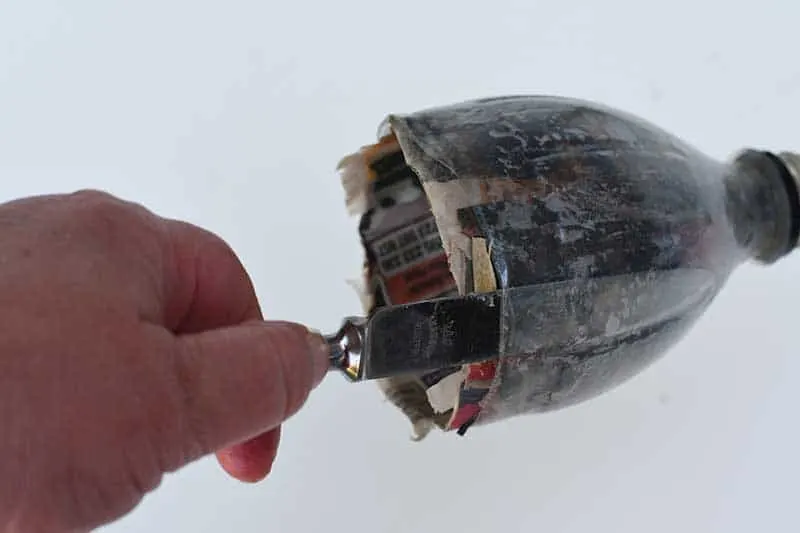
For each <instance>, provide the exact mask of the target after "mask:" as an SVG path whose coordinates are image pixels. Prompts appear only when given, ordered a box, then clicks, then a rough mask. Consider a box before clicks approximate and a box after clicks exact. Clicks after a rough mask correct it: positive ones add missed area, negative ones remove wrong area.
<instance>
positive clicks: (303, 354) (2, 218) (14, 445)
mask: <svg viewBox="0 0 800 533" xmlns="http://www.w3.org/2000/svg"><path fill="white" fill-rule="evenodd" d="M0 243H1V246H0V423H2V428H3V429H2V431H0V457H2V461H0V531H3V532H9V533H11V532H14V533H17V532H20V533H21V532H24V533H36V532H48V533H50V532H61V531H64V532H66V531H69V532H73V531H88V530H91V529H93V528H96V527H99V526H100V525H103V524H105V523H108V522H110V521H113V520H115V519H117V518H119V517H121V516H122V515H124V514H125V513H127V512H129V511H130V510H132V509H133V508H134V507H135V506H136V505H137V504H138V502H139V501H140V500H141V499H142V498H143V496H144V495H145V494H146V493H148V492H149V491H151V490H153V489H154V488H155V487H156V486H157V485H158V484H159V483H160V481H161V479H162V477H163V475H164V474H165V473H169V472H172V471H175V470H177V469H179V468H181V467H183V466H185V465H187V464H188V463H190V462H192V461H194V460H196V459H199V458H201V457H203V456H206V455H208V454H211V453H215V452H216V453H217V457H218V459H219V460H220V462H221V464H222V466H223V467H224V468H225V470H226V471H227V472H228V473H230V474H231V475H233V476H234V477H236V478H238V479H240V480H243V481H257V480H260V479H262V478H263V477H265V476H266V475H267V473H268V472H269V470H270V468H271V466H272V462H273V460H274V458H275V453H276V449H277V446H278V441H279V438H280V424H281V423H282V422H283V421H284V420H286V419H287V418H288V417H289V416H291V415H292V414H294V413H295V412H296V411H297V410H298V409H299V408H300V407H301V405H302V404H303V403H304V402H305V400H306V398H307V396H308V394H309V391H310V390H311V389H312V388H314V387H315V386H316V385H317V384H318V383H319V382H320V381H321V380H322V378H323V376H324V375H325V373H326V370H327V359H326V356H325V352H324V346H323V343H322V340H321V338H320V337H319V336H316V335H312V334H310V333H309V332H308V331H307V330H306V329H305V328H304V327H302V326H300V325H296V324H289V323H282V322H265V321H263V320H262V315H261V311H260V309H259V305H258V302H257V300H256V296H255V294H254V291H253V287H252V285H251V283H250V280H249V278H248V276H247V274H246V272H245V270H244V269H243V267H242V265H241V264H240V262H239V260H238V259H237V258H236V256H235V255H234V253H233V252H232V251H231V250H230V248H229V247H228V246H227V245H226V244H225V243H224V242H223V241H222V240H220V239H219V238H218V237H215V236H214V235H212V234H210V233H208V232H206V231H204V230H201V229H199V228H197V227H194V226H191V225H189V224H186V223H181V222H177V221H172V220H167V219H163V218H160V217H157V216H156V215H154V214H152V213H150V212H149V211H147V210H145V209H144V208H142V207H141V206H138V205H135V204H131V203H127V202H124V201H122V200H119V199H117V198H114V197H112V196H109V195H106V194H103V193H99V192H92V191H85V192H80V193H76V194H72V195H53V196H43V197H35V198H28V199H23V200H18V201H14V202H11V203H7V204H4V205H0Z"/></svg>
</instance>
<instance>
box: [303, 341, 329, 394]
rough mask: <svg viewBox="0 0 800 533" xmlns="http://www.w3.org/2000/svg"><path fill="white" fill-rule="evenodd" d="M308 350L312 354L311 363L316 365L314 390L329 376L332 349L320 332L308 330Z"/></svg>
mask: <svg viewBox="0 0 800 533" xmlns="http://www.w3.org/2000/svg"><path fill="white" fill-rule="evenodd" d="M308 349H309V351H310V352H311V362H312V364H313V365H314V388H317V386H318V385H319V384H320V383H322V380H323V379H325V376H326V375H327V374H328V367H329V365H330V361H329V358H330V348H329V347H328V344H327V343H326V342H325V339H323V338H322V335H320V334H319V333H318V332H316V331H314V330H308Z"/></svg>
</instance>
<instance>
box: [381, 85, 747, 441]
mask: <svg viewBox="0 0 800 533" xmlns="http://www.w3.org/2000/svg"><path fill="white" fill-rule="evenodd" d="M387 123H388V125H389V126H390V127H391V129H392V131H393V132H394V134H395V135H396V136H397V138H398V140H399V142H400V145H401V146H402V148H403V151H404V153H405V155H406V158H407V160H408V163H409V165H410V166H411V167H412V168H413V169H414V170H415V171H416V173H417V174H418V175H419V176H420V179H421V180H422V182H423V185H424V187H425V190H426V192H427V193H428V196H429V198H430V201H431V205H432V210H433V213H434V214H435V216H436V219H437V222H438V224H439V229H440V232H441V234H442V237H443V242H444V246H445V249H446V251H447V253H448V257H449V261H450V265H451V268H452V270H453V272H454V275H455V277H456V281H457V283H458V284H459V289H460V291H461V293H462V294H464V293H470V292H474V290H475V288H474V286H470V278H471V276H469V275H468V274H469V272H470V271H471V267H470V264H471V253H472V252H471V250H472V239H473V238H480V239H485V242H486V243H487V246H488V248H489V249H490V250H491V262H492V266H493V268H494V271H495V274H496V277H497V281H498V288H499V289H501V290H504V291H505V292H504V293H503V294H504V298H503V309H502V316H501V318H500V320H501V324H500V325H501V330H502V334H501V346H500V350H501V359H500V361H499V364H495V365H494V366H492V367H491V368H490V370H491V372H490V373H489V376H488V377H490V378H491V385H490V386H489V387H488V389H485V390H484V393H483V394H482V395H481V397H480V399H479V400H480V401H479V402H478V404H479V405H478V407H477V408H475V407H472V408H470V413H469V414H468V415H463V416H460V417H457V418H458V420H454V423H455V424H456V425H459V424H460V425H462V426H464V425H469V424H472V423H476V422H477V423H481V422H483V423H485V422H489V421H494V420H498V419H501V418H504V417H507V416H512V415H517V414H521V413H527V412H540V411H547V410H551V409H556V408H560V407H564V406H567V405H571V404H574V403H577V402H580V401H583V400H586V399H588V398H591V397H594V396H596V395H597V394H599V393H601V392H603V391H605V390H608V389H610V388H612V387H614V386H616V385H618V384H620V383H622V382H624V381H625V380H627V379H629V378H630V377H631V376H633V375H635V374H636V373H638V372H640V371H641V370H642V369H644V368H646V367H647V366H648V365H650V364H651V363H652V362H653V361H654V360H655V359H656V358H657V357H658V356H659V355H661V354H663V352H664V351H665V350H666V349H667V348H669V347H670V346H672V345H673V344H674V343H675V342H676V341H677V340H678V339H680V337H681V336H682V334H683V333H684V332H685V331H686V330H687V328H689V327H690V326H691V325H692V323H693V322H694V320H695V319H696V318H697V317H698V316H699V315H700V314H701V313H702V312H703V311H704V309H705V308H706V306H707V305H708V304H709V303H710V302H711V300H712V299H713V297H714V295H715V294H716V291H717V289H718V288H719V287H720V286H721V285H722V283H724V281H725V279H726V278H727V276H728V274H729V273H730V271H731V269H732V268H733V267H734V266H735V265H736V264H737V263H738V261H739V260H740V259H741V257H742V252H741V251H740V250H739V248H738V246H737V244H736V242H735V241H734V236H733V233H732V231H731V227H730V224H729V221H728V215H727V213H726V210H725V179H724V178H725V175H724V173H725V172H726V168H727V167H725V166H723V165H722V164H720V163H717V162H715V161H713V160H711V159H709V158H707V157H706V156H704V155H702V154H700V153H699V152H697V151H695V150H693V149H692V148H691V147H689V146H688V145H686V144H684V143H683V142H681V141H680V140H679V139H677V138H675V137H673V136H671V135H669V134H667V133H665V132H663V131H662V130H661V129H659V128H657V127H655V126H653V125H651V124H649V123H647V122H645V121H642V120H640V119H638V118H636V117H633V116H630V115H628V114H625V113H623V112H620V111H617V110H614V109H609V108H605V107H603V106H600V105H597V104H593V103H589V102H584V101H580V100H573V99H567V98H558V97H547V96H541V97H537V96H519V97H503V98H494V99H484V100H475V101H469V102H463V103H461V104H456V105H451V106H446V107H440V108H435V109H428V110H423V111H421V112H418V113H414V114H410V115H405V116H390V117H389V118H388V121H387ZM484 367H486V365H484ZM477 370H478V368H477V367H476V371H477ZM482 370H483V379H484V382H486V378H487V375H486V370H487V369H486V368H483V369H482ZM474 392H475V391H474V389H472V388H465V389H464V390H463V391H462V395H464V396H468V395H471V394H472V395H474ZM461 403H462V404H474V403H475V402H473V401H470V400H469V399H467V398H464V399H462V402H461Z"/></svg>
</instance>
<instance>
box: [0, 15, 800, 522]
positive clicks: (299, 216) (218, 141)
mask: <svg viewBox="0 0 800 533" xmlns="http://www.w3.org/2000/svg"><path fill="white" fill-rule="evenodd" d="M792 6H795V7H792ZM796 6H798V4H797V3H796V2H790V1H789V0H761V1H759V2H754V1H753V2H749V1H748V2H745V1H736V0H719V1H700V0H694V1H682V0H681V1H673V2H642V1H640V0H638V1H628V2H625V1H621V0H618V1H614V0H606V1H603V2H599V1H592V0H583V1H578V0H572V1H570V2H557V1H548V2H545V1H535V0H520V1H517V2H512V1H508V0H492V1H490V2H480V1H477V0H475V1H468V0H461V1H458V2H434V1H433V0H404V1H402V2H392V3H389V2H376V1H375V0H371V1H367V0H364V1H357V0H336V1H322V0H320V1H317V2H310V1H301V0H295V1H294V2H271V1H269V0H261V1H255V0H252V1H245V0H226V1H222V0H217V1H206V0H191V1H189V0H185V1H178V0H159V1H155V0H137V1H135V2H113V1H107V0H106V1H101V0H94V1H89V0H71V1H64V0H52V1H40V0H0V179H1V181H0V197H2V198H0V199H2V200H6V199H11V198H15V197H18V196H23V195H29V194H36V193H45V192H61V191H64V192H66V191H71V190H74V189H78V188H85V187H96V188H101V189H105V190H108V191H110V192H112V193H114V194H117V195H120V196H123V197H126V198H128V199H131V200H135V201H138V202H141V203H143V204H145V205H146V206H148V207H149V208H151V209H153V210H155V211H156V212H158V213H160V214H162V215H166V216H172V217H178V218H183V219H187V220H189V221H191V222H194V223H197V224H200V225H202V226H205V227H207V228H209V229H211V230H213V231H215V232H217V233H218V234H220V235H221V236H222V237H224V238H225V239H226V240H228V241H229V242H230V243H231V245H232V246H233V247H234V248H235V250H236V251H237V252H238V253H239V254H240V255H241V258H242V261H243V262H244V264H245V265H246V266H247V268H248V269H249V271H250V272H251V274H252V276H253V278H254V281H255V283H256V285H257V289H258V292H259V296H260V298H261V300H262V302H263V307H264V309H265V310H266V311H267V312H268V313H269V314H270V315H271V316H272V317H276V318H281V319H289V320H297V321H301V322H304V323H307V324H310V325H312V326H314V327H317V328H323V329H331V328H335V327H336V326H337V325H338V323H339V320H340V318H341V317H342V316H344V315H346V314H351V313H357V312H359V311H360V307H359V302H358V299H357V297H356V295H355V294H354V292H353V291H352V290H351V289H350V288H349V287H348V286H347V285H346V283H345V280H346V279H347V278H350V277H353V276H355V275H357V274H358V271H359V268H360V263H361V252H360V248H359V245H358V241H357V237H356V233H355V220H351V219H349V218H348V217H347V216H346V213H345V209H344V205H343V196H342V192H341V189H340V186H339V181H338V176H337V174H336V172H335V170H334V167H335V165H336V163H337V161H338V159H339V157H340V156H342V155H344V154H345V153H348V152H350V151H352V150H354V149H357V148H358V147H359V146H361V145H362V144H366V143H370V142H372V141H373V139H374V134H375V129H376V127H377V125H378V123H379V122H380V120H381V119H382V118H383V117H384V115H385V114H387V113H389V112H396V111H399V112H404V111H414V110H417V109H419V108H422V107H426V106H430V105H437V104H444V103H450V102H455V101H459V100H462V99H466V98H472V97H479V96H495V95H503V94H509V93H552V94H561V95H568V96H578V97H584V98H589V99H593V100H599V101H602V102H604V103H607V104H611V105H613V106H617V107H621V108H623V109H626V110H628V111H632V112H634V113H637V114H639V115H642V116H644V117H645V118H647V119H649V120H651V121H653V122H655V123H657V124H659V125H661V126H663V127H664V128H666V129H668V130H670V131H672V132H674V133H677V134H678V135H680V136H682V137H683V138H684V139H686V140H688V141H689V142H691V143H693V144H695V145H696V146H697V147H698V148H700V149H701V150H703V151H705V152H707V153H708V154H710V155H712V156H715V157H717V158H720V159H724V158H726V157H728V156H730V155H732V154H733V153H734V152H736V151H737V150H739V149H740V148H742V147H744V146H756V147H761V148H769V149H775V150H781V149H792V148H794V149H800V129H799V128H798V126H799V125H800V110H799V107H798V104H800V61H798V56H797V54H796V52H795V51H796V50H797V49H798V48H800V45H798V38H797V29H798V24H797V20H798V16H799V15H800V7H796ZM799 288H800V258H798V257H795V258H790V259H786V260H784V261H782V262H781V263H779V264H777V265H775V266H772V267H769V268H764V267H758V266H749V265H746V266H744V267H742V268H741V269H740V270H738V271H737V272H736V273H735V274H734V277H733V278H732V280H731V281H730V282H729V284H728V286H727V287H726V288H725V290H724V291H723V293H722V295H721V296H720V297H719V299H718V300H717V301H716V302H715V304H714V306H713V307H712V309H711V311H709V313H708V314H707V315H706V317H705V318H704V319H703V320H702V321H701V322H700V323H699V324H698V325H697V326H696V328H695V329H694V330H693V331H692V333H691V335H690V336H689V337H688V338H687V339H686V340H685V341H684V342H682V343H681V344H680V345H679V346H678V347H677V348H676V349H674V350H673V351H672V352H671V353H670V354H669V356H668V357H666V358H665V359H663V360H662V361H661V362H660V363H658V364H657V365H656V366H654V367H652V368H651V370H649V371H647V372H646V373H644V374H643V375H641V376H640V377H638V378H637V379H635V380H634V381H632V382H630V383H629V384H627V385H626V386H624V387H621V388H619V389H617V390H616V391H614V392H613V393H611V394H609V395H607V396H605V397H603V398H600V399H598V400H596V401H594V402H591V403H587V404H584V405H582V406H579V407H576V408H572V409H569V410H566V411H561V412H558V413H554V414H551V415H547V416H539V417H524V418H520V419H516V420H514V421H510V422H506V423H501V424H497V425H495V426H490V427H485V428H482V429H475V430H473V431H472V432H470V433H469V434H468V437H467V438H459V437H458V436H455V435H443V434H441V433H439V434H434V435H432V436H431V437H430V438H429V439H428V440H426V441H424V442H422V443H411V442H410V441H409V439H408V434H409V427H408V424H407V422H406V420H405V419H404V418H403V417H402V415H400V414H399V413H398V412H397V411H395V410H394V409H393V408H392V407H391V406H390V405H388V404H387V403H385V402H384V401H383V400H382V398H381V396H380V394H379V393H378V391H377V390H376V388H375V387H374V386H373V385H371V384H365V385H350V384H347V383H345V381H344V380H343V379H342V378H340V377H339V376H338V375H331V376H330V377H329V379H328V380H327V381H326V382H325V383H324V384H323V385H322V386H321V388H320V389H319V390H318V391H317V392H316V394H314V395H313V396H312V397H311V399H310V401H309V403H308V405H307V408H306V409H304V410H303V411H301V412H300V413H299V414H298V415H297V416H296V417H294V418H293V419H292V420H291V421H290V422H289V423H288V424H287V425H286V427H285V432H284V440H283V446H282V448H281V450H280V453H279V458H278V462H277V464H276V466H275V470H274V473H273V474H272V476H271V478H270V479H269V480H267V481H266V482H264V483H261V484H257V485H242V484H239V483H237V482H234V481H232V480H230V479H228V478H227V477H226V476H225V475H223V473H222V472H221V470H220V469H219V468H218V467H217V465H216V464H215V463H214V462H213V461H212V460H207V461H201V462H200V463H197V464H196V465H193V466H192V467H190V468H187V469H185V470H184V471H182V472H180V473H178V474H176V475H172V476H170V477H168V478H167V479H166V481H165V482H164V484H163V485H162V487H161V488H160V489H159V490H158V491H156V492H155V493H153V494H152V495H150V496H148V497H147V498H146V500H145V502H144V503H143V504H142V505H140V506H139V507H138V508H137V509H136V510H135V511H134V512H133V513H132V514H131V515H129V516H128V517H126V518H124V519H123V520H121V521H119V522H117V523H115V524H113V525H112V526H110V527H108V528H106V531H108V532H109V533H123V532H134V531H136V532H139V531H165V532H183V531H186V532H223V531H224V532H228V531H230V532H263V531H273V532H281V533H283V532H287V533H292V532H322V531H330V532H336V531H343V532H348V533H360V532H370V533H372V532H387V533H389V532H392V533H393V532H443V531H455V532H460V533H468V532H499V533H516V532H520V533H522V532H533V531H547V532H550V533H562V532H564V533H568V532H585V531H593V532H597V531H603V532H614V533H617V532H619V533H626V532H631V533H641V532H643V531H644V532H648V533H661V532H664V533H674V532H676V531H692V532H694V531H696V532H726V533H734V532H748V533H749V532H755V531H762V530H763V531H770V532H773V533H776V532H784V531H787V532H788V531H798V530H799V529H800V516H798V515H797V513H796V505H797V503H796V494H797V490H796V485H795V483H796V480H797V478H798V475H800V458H798V454H797V450H798V449H800V432H799V431H798V429H797V424H798V416H797V412H798V406H800V375H799V372H798V371H800V361H798V359H797V357H796V351H797V346H798V341H797V334H798V330H800V318H798V316H799V315H798V312H797V309H796V300H797V296H798V289H799Z"/></svg>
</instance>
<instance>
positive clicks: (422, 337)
mask: <svg viewBox="0 0 800 533" xmlns="http://www.w3.org/2000/svg"><path fill="white" fill-rule="evenodd" d="M501 316H502V305H501V294H500V293H487V294H471V295H468V296H455V297H452V298H440V299H436V300H430V301H423V302H415V303H411V304H407V305H397V306H391V307H385V308H382V309H379V310H377V311H376V312H375V313H374V314H373V316H372V317H371V318H370V319H369V321H368V323H367V327H366V335H365V338H364V358H363V360H362V361H361V371H360V374H361V375H360V379H362V380H370V379H377V378H383V377H389V376H393V375H398V374H409V373H418V372H425V371H432V370H438V369H440V368H445V367H448V366H454V365H463V364H466V363H474V362H479V361H485V360H488V359H494V358H496V357H497V356H498V351H499V349H500V323H501Z"/></svg>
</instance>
